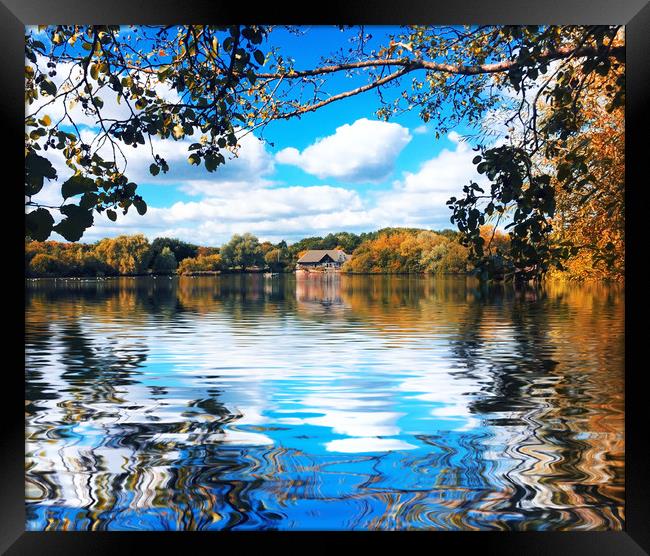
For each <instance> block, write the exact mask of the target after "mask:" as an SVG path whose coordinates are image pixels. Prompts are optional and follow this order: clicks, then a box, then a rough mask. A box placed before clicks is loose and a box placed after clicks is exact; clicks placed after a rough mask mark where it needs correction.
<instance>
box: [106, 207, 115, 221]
mask: <svg viewBox="0 0 650 556" xmlns="http://www.w3.org/2000/svg"><path fill="white" fill-rule="evenodd" d="M106 216H108V219H109V220H111V221H113V222H115V221H116V220H117V213H116V212H115V211H114V210H112V209H107V210H106Z"/></svg>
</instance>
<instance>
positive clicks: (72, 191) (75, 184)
mask: <svg viewBox="0 0 650 556" xmlns="http://www.w3.org/2000/svg"><path fill="white" fill-rule="evenodd" d="M96 189H97V186H96V185H95V182H94V181H93V180H92V179H90V178H87V177H85V176H82V175H76V176H72V177H71V178H70V179H68V180H66V181H65V182H64V183H63V185H62V186H61V195H63V198H64V199H68V198H69V197H74V196H75V195H79V194H81V193H86V192H88V191H95V190H96Z"/></svg>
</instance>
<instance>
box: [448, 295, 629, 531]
mask: <svg viewBox="0 0 650 556" xmlns="http://www.w3.org/2000/svg"><path fill="white" fill-rule="evenodd" d="M490 293H491V292H483V295H484V296H485V298H486V299H484V300H483V301H482V302H481V303H479V304H476V305H475V306H474V307H472V308H471V309H470V310H469V311H468V313H467V319H466V320H465V321H464V322H463V323H462V326H461V327H460V328H459V334H458V338H459V340H458V342H456V343H455V344H454V353H455V354H456V356H457V357H458V360H459V363H464V365H465V366H466V368H467V372H469V373H470V374H471V375H472V376H480V375H481V374H483V375H484V376H486V377H488V380H487V381H484V387H483V389H482V393H481V395H480V396H479V397H478V398H477V399H475V400H473V401H472V402H471V403H470V408H471V411H472V412H474V413H476V414H477V415H480V416H482V417H483V419H484V420H485V421H486V423H487V424H489V425H491V426H493V427H497V431H498V428H499V427H503V428H504V429H506V430H508V431H512V432H514V434H513V435H512V436H511V439H510V441H509V445H508V446H507V448H506V450H505V452H504V453H503V455H502V457H503V458H508V459H511V460H512V461H514V462H517V465H516V466H515V467H513V468H512V469H511V470H510V471H508V472H507V473H506V478H507V479H508V481H509V482H510V489H511V491H512V492H511V494H510V495H509V496H508V497H507V498H505V499H504V501H503V502H502V504H501V511H504V512H524V513H525V514H526V515H527V516H529V517H532V518H533V521H532V522H531V521H530V520H528V521H527V522H526V526H527V527H530V526H531V525H533V526H534V524H535V523H536V522H537V523H543V522H546V523H547V524H548V523H557V524H558V525H559V526H561V527H562V528H576V527H578V528H579V527H583V528H589V529H612V528H614V529H620V528H621V527H622V521H623V480H622V471H623V439H622V430H623V423H622V413H621V410H622V399H621V398H620V395H621V393H622V391H623V388H622V374H623V371H622V369H623V367H622V365H623V362H622V361H623V360H622V352H621V347H622V336H620V334H621V333H622V330H619V332H618V333H617V332H613V333H612V328H610V327H607V326H605V327H603V326H602V321H601V322H600V324H599V325H598V327H597V332H598V334H597V335H596V336H597V337H596V339H595V340H594V334H595V332H596V330H595V329H594V328H593V326H592V327H589V325H588V323H583V320H584V319H588V320H591V319H593V318H594V316H593V315H594V311H595V312H596V314H597V315H598V316H599V317H600V318H605V319H606V320H608V321H609V320H611V321H612V324H613V326H614V329H616V327H617V326H616V325H617V324H620V323H621V322H622V314H620V313H619V314H615V315H611V314H609V312H608V310H607V308H608V307H610V308H611V307H612V306H613V305H612V303H611V299H607V298H606V299H605V302H604V303H603V304H602V306H601V307H594V302H595V299H594V298H592V299H589V298H587V299H583V300H581V303H580V304H571V302H570V301H569V304H567V301H566V300H565V299H564V298H563V295H562V291H559V292H558V291H555V292H553V293H555V295H553V296H551V295H549V292H548V291H545V290H543V289H542V290H528V291H520V292H515V291H508V292H507V294H504V293H501V292H499V295H498V296H497V297H494V296H491V295H490ZM531 301H534V303H531ZM574 302H575V300H574ZM585 306H586V307H587V308H588V310H586V311H583V309H584V307H585ZM569 313H571V315H570V318H566V317H567V316H568V314H569ZM592 324H593V323H592ZM583 325H584V326H583ZM499 328H501V329H504V328H505V330H507V331H508V332H509V334H508V343H507V346H508V352H506V353H504V351H503V350H502V349H499V346H498V345H497V346H495V343H494V341H493V340H494V337H492V338H491V337H490V336H491V332H492V331H494V330H495V329H499ZM486 331H487V333H486ZM603 335H604V337H603ZM616 342H617V343H618V346H616V347H615V348H614V346H613V345H612V344H613V343H616ZM588 344H589V345H591V353H581V354H580V353H579V354H576V353H575V352H576V350H578V351H579V350H580V347H578V346H582V347H583V349H584V346H586V345H588ZM610 348H614V349H613V350H610ZM605 354H609V356H612V361H614V362H615V363H614V364H613V368H614V370H613V371H612V370H611V363H610V365H602V363H603V361H602V357H603V355H605ZM617 355H618V357H617ZM576 361H578V362H580V364H579V365H573V363H575V362H576ZM461 374H462V373H461ZM608 374H610V375H614V376H615V377H616V378H614V379H612V378H611V376H610V377H609V378H607V375H608ZM603 380H604V382H603ZM609 417H614V419H613V420H611V422H610V423H609V424H608V425H607V426H603V424H604V423H603V422H602V420H603V418H604V419H605V420H608V419H609ZM616 421H617V422H616ZM584 433H587V435H585V434H584ZM497 434H498V433H497ZM608 460H609V461H608ZM605 462H608V463H605ZM540 508H541V509H543V510H540Z"/></svg>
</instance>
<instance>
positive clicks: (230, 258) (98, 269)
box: [25, 228, 469, 278]
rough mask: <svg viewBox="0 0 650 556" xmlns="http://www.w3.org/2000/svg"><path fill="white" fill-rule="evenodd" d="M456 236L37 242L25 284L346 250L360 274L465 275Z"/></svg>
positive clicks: (184, 270) (263, 266) (291, 262)
mask: <svg viewBox="0 0 650 556" xmlns="http://www.w3.org/2000/svg"><path fill="white" fill-rule="evenodd" d="M459 239H460V234H459V233H458V232H455V231H452V230H443V231H439V232H433V231H431V230H423V229H419V228H383V229H381V230H377V231H375V232H367V233H366V232H364V233H362V234H354V233H351V232H339V233H332V234H328V235H326V236H324V237H318V236H316V237H308V238H304V239H301V240H300V241H297V242H296V243H293V244H292V245H287V243H286V241H280V242H279V243H272V242H269V241H264V242H260V241H259V240H258V238H257V237H255V236H254V235H253V234H250V233H245V234H241V235H240V234H235V235H233V236H232V238H231V239H230V241H228V242H227V243H226V244H224V245H222V246H221V247H205V246H200V245H195V244H192V243H187V242H184V241H181V240H180V239H176V238H166V237H162V238H156V239H154V240H153V241H152V242H149V240H148V239H147V238H146V237H145V236H144V235H142V234H136V235H132V236H128V235H123V236H118V237H115V238H106V239H102V240H100V241H98V242H96V243H94V244H83V243H64V242H57V241H34V240H30V239H28V240H27V241H26V244H25V267H26V275H27V276H28V277H35V278H36V277H63V276H71V277H82V276H87V277H93V276H140V275H147V274H175V273H178V274H201V273H216V272H247V271H261V270H270V271H272V272H291V271H293V270H294V269H295V264H296V261H297V260H298V259H299V258H300V257H301V256H302V255H303V254H304V253H305V252H306V251H307V250H309V249H341V250H343V251H345V252H346V253H348V254H352V255H353V258H352V260H351V261H350V262H349V263H348V264H347V265H346V267H345V269H344V270H345V271H347V272H355V273H385V272H388V273H412V272H431V273H465V272H467V271H468V270H469V267H468V260H467V249H466V248H465V247H463V246H462V245H461V244H460V242H459Z"/></svg>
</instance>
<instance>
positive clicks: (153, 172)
mask: <svg viewBox="0 0 650 556" xmlns="http://www.w3.org/2000/svg"><path fill="white" fill-rule="evenodd" d="M149 172H151V175H152V176H157V175H158V174H159V173H160V168H159V167H158V165H157V164H152V165H151V166H149Z"/></svg>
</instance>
